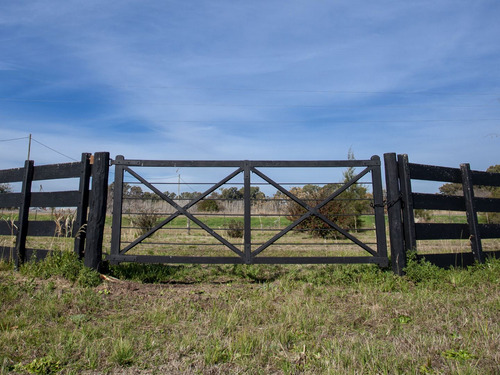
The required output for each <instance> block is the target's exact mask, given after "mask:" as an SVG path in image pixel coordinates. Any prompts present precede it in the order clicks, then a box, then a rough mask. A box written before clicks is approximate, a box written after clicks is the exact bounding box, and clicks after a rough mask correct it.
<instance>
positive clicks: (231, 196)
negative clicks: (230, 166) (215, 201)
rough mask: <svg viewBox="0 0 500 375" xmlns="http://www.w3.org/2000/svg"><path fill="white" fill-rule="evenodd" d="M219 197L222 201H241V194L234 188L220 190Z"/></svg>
mask: <svg viewBox="0 0 500 375" xmlns="http://www.w3.org/2000/svg"><path fill="white" fill-rule="evenodd" d="M220 196H221V198H222V199H227V200H230V201H234V200H239V199H243V193H242V192H241V191H240V190H238V189H237V188H236V187H234V186H233V187H230V188H222V189H221V193H220Z"/></svg>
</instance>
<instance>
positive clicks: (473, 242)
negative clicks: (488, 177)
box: [460, 164, 484, 263]
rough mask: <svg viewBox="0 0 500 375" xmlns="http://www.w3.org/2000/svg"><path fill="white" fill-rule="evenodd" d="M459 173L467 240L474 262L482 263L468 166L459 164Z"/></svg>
mask: <svg viewBox="0 0 500 375" xmlns="http://www.w3.org/2000/svg"><path fill="white" fill-rule="evenodd" d="M460 172H461V173H462V188H463V192H464V199H465V209H466V213H467V223H468V224H469V233H470V237H469V239H470V246H471V250H472V254H474V258H475V259H476V261H478V262H479V263H484V254H483V247H482V244H481V235H480V233H479V224H478V221H477V211H476V206H475V204H474V186H473V182H472V173H471V170H470V165H469V164H460Z"/></svg>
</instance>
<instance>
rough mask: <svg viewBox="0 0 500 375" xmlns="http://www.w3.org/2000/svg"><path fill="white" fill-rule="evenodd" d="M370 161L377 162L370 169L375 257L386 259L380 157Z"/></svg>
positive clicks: (375, 156) (376, 156) (373, 157)
mask: <svg viewBox="0 0 500 375" xmlns="http://www.w3.org/2000/svg"><path fill="white" fill-rule="evenodd" d="M371 160H374V161H376V162H378V165H377V167H376V168H373V169H372V181H373V211H374V214H375V233H376V238H377V255H378V256H379V257H382V258H387V239H386V235H385V215H384V192H383V190H382V176H381V173H380V157H379V156H378V155H374V156H372V157H371ZM386 266H387V265H386Z"/></svg>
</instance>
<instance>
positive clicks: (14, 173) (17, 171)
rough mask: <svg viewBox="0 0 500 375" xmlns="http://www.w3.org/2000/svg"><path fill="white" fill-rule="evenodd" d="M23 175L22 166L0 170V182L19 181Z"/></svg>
mask: <svg viewBox="0 0 500 375" xmlns="http://www.w3.org/2000/svg"><path fill="white" fill-rule="evenodd" d="M23 177H24V168H12V169H3V170H0V183H2V184H6V183H10V182H21V181H22V180H23Z"/></svg>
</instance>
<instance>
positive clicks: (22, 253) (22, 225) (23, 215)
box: [16, 160, 35, 269]
mask: <svg viewBox="0 0 500 375" xmlns="http://www.w3.org/2000/svg"><path fill="white" fill-rule="evenodd" d="M34 164H35V163H34V162H33V160H26V162H25V163H24V177H23V186H22V190H21V202H20V204H19V227H18V228H17V230H18V232H17V239H16V269H19V266H20V265H21V264H23V263H24V262H25V261H26V237H27V235H28V225H29V223H28V219H29V213H30V204H31V183H32V182H33V172H34V169H35V167H34Z"/></svg>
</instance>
